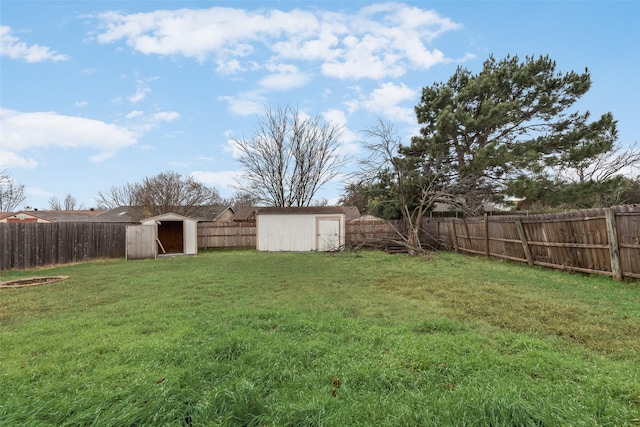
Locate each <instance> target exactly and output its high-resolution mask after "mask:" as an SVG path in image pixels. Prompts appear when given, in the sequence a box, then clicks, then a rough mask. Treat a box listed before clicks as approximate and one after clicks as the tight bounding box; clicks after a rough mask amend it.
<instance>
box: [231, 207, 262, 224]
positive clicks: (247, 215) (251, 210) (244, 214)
mask: <svg viewBox="0 0 640 427" xmlns="http://www.w3.org/2000/svg"><path fill="white" fill-rule="evenodd" d="M258 209H260V208H259V207H257V206H236V207H234V208H233V211H234V212H233V216H232V217H231V220H233V221H249V220H252V219H254V217H255V215H256V212H257V211H258Z"/></svg>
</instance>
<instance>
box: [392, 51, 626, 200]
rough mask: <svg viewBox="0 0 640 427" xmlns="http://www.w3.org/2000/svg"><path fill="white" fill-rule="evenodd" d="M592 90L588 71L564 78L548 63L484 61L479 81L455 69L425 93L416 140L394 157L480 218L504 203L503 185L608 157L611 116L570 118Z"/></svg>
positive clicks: (418, 109)
mask: <svg viewBox="0 0 640 427" xmlns="http://www.w3.org/2000/svg"><path fill="white" fill-rule="evenodd" d="M590 86H591V79H590V74H589V72H588V70H585V72H584V73H575V72H573V71H572V72H569V73H565V74H562V73H560V72H558V71H556V63H555V62H554V61H552V60H551V59H550V58H549V57H548V56H541V57H539V58H534V57H527V58H526V59H525V60H524V61H522V62H521V61H520V59H519V58H518V57H517V56H513V57H512V56H507V57H506V58H504V59H502V60H500V61H498V60H496V59H495V58H494V57H490V58H489V59H488V60H487V61H485V62H484V65H483V69H482V71H480V72H479V73H478V74H473V73H471V72H470V71H468V70H466V69H464V68H461V67H459V68H458V69H457V70H456V72H455V74H454V75H453V76H452V77H451V78H450V79H449V80H448V81H447V82H446V83H436V84H434V85H432V86H430V87H425V88H424V89H423V91H422V96H421V99H420V103H419V104H418V105H417V106H416V109H415V110H416V114H417V118H418V123H419V124H420V125H421V128H420V135H419V136H416V137H414V138H413V139H412V140H411V143H410V145H409V146H406V147H401V148H400V154H401V155H402V156H404V157H405V158H406V159H409V160H410V161H411V162H412V163H413V165H414V168H415V170H416V171H420V173H424V171H431V173H432V174H433V173H436V174H438V175H439V176H441V177H443V178H442V182H443V183H444V184H445V185H447V186H448V187H449V188H450V189H451V190H452V191H453V192H454V193H456V194H458V195H459V197H460V199H461V200H462V201H463V203H464V204H465V205H466V207H467V209H469V210H470V211H479V210H481V209H482V207H483V204H484V203H486V202H489V201H498V200H500V199H502V198H503V197H504V196H505V193H506V190H507V185H511V186H518V185H520V186H521V187H523V186H524V185H525V184H527V183H531V182H533V181H536V180H537V179H538V178H544V179H548V178H547V177H545V175H544V170H545V168H548V167H550V166H553V165H558V164H561V162H563V161H565V162H566V161H572V162H579V161H581V160H584V159H589V158H593V157H594V156H596V155H598V153H603V152H607V151H610V150H611V148H612V147H613V144H614V142H615V139H616V122H615V120H614V119H613V116H612V115H611V114H609V113H607V114H604V115H602V116H601V117H600V118H599V119H598V120H596V121H592V122H589V116H590V114H589V112H586V113H582V114H581V113H578V112H576V111H570V109H571V107H572V106H573V105H574V104H575V103H576V101H578V100H579V99H580V98H581V97H582V96H583V95H584V94H585V93H586V92H587V91H588V90H589V88H590ZM514 181H519V183H518V182H514ZM538 184H540V182H538ZM539 186H540V185H539Z"/></svg>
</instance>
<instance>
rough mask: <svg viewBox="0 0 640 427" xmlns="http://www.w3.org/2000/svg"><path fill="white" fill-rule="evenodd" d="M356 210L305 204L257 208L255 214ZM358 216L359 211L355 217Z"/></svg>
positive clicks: (333, 212) (299, 213) (352, 212)
mask: <svg viewBox="0 0 640 427" xmlns="http://www.w3.org/2000/svg"><path fill="white" fill-rule="evenodd" d="M351 208H353V209H355V211H356V212H357V211H358V208H356V207H353V206H349V207H347V206H306V207H291V208H273V207H271V208H259V209H258V211H257V215H313V214H345V217H346V215H347V212H349V214H350V215H353V214H354V211H353V209H351ZM358 216H360V213H359V212H358V214H357V215H356V217H358Z"/></svg>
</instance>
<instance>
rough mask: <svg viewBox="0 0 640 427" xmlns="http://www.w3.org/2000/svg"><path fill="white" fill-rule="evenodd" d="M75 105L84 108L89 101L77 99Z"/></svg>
mask: <svg viewBox="0 0 640 427" xmlns="http://www.w3.org/2000/svg"><path fill="white" fill-rule="evenodd" d="M73 105H75V106H76V107H78V108H84V107H86V106H87V105H89V103H88V102H87V101H76V102H75V103H74V104H73Z"/></svg>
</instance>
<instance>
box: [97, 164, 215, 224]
mask: <svg viewBox="0 0 640 427" xmlns="http://www.w3.org/2000/svg"><path fill="white" fill-rule="evenodd" d="M98 195H99V206H101V207H107V208H111V209H113V208H115V207H118V206H132V207H137V208H140V209H142V212H141V214H142V215H144V216H154V215H160V214H163V213H166V212H174V213H177V214H180V215H185V216H188V215H190V214H191V213H192V212H193V210H194V208H195V207H196V206H209V205H215V204H219V203H221V201H222V199H221V198H220V194H219V193H218V190H216V189H215V188H213V187H207V186H206V185H204V184H201V183H199V182H197V181H196V180H194V179H193V178H192V177H190V176H189V177H183V176H182V175H180V174H179V173H176V172H162V173H160V174H158V175H156V176H154V177H151V178H145V179H144V180H143V181H142V183H139V184H129V183H127V184H125V185H124V186H122V187H112V188H111V190H110V192H109V193H99V194H98Z"/></svg>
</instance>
